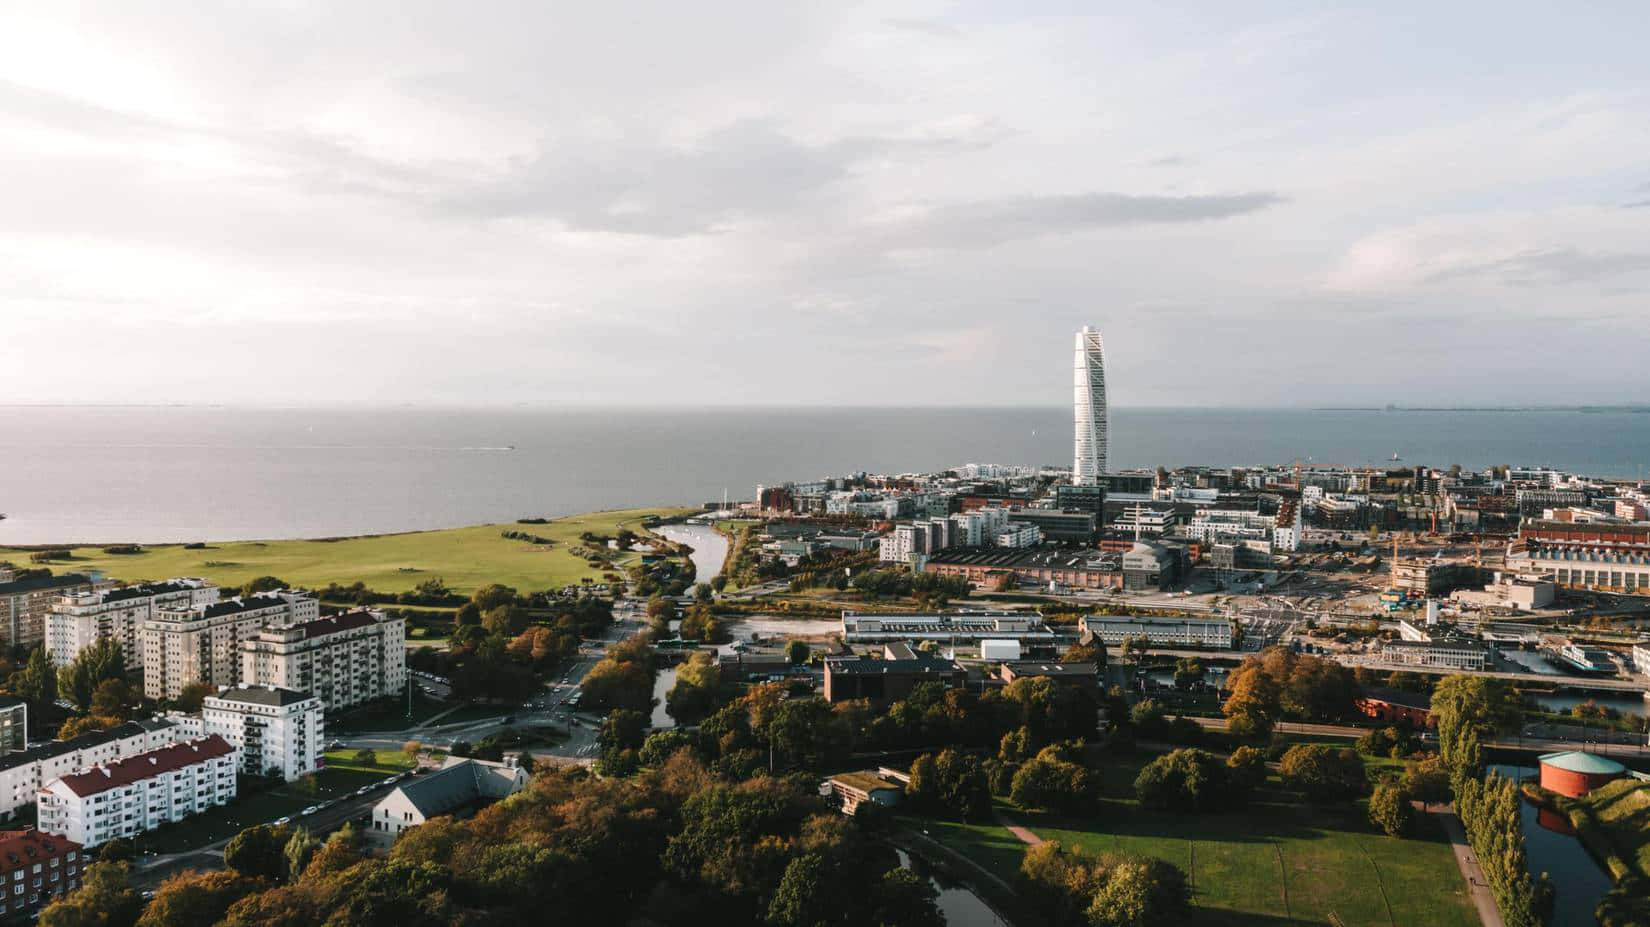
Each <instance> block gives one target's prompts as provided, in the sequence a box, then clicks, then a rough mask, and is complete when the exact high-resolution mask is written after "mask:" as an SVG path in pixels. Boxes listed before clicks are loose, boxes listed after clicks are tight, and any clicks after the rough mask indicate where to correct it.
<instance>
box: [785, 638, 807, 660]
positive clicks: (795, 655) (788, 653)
mask: <svg viewBox="0 0 1650 927" xmlns="http://www.w3.org/2000/svg"><path fill="white" fill-rule="evenodd" d="M810 652H811V651H810V650H809V648H808V642H807V641H799V640H792V641H787V642H786V643H785V659H787V660H789V661H791V665H792V666H801V665H802V664H804V663H806V662H808V655H809V653H810Z"/></svg>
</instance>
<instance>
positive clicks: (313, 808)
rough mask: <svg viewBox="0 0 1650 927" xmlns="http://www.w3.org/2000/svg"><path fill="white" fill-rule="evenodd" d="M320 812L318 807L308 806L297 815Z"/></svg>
mask: <svg viewBox="0 0 1650 927" xmlns="http://www.w3.org/2000/svg"><path fill="white" fill-rule="evenodd" d="M320 810H321V806H320V805H310V806H309V807H308V808H305V809H304V810H302V811H300V812H298V813H299V814H314V813H315V812H317V811H320Z"/></svg>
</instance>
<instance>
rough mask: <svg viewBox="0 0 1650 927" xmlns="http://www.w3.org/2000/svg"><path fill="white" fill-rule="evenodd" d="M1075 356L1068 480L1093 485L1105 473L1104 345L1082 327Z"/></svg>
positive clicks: (1078, 483) (1099, 339)
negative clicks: (1070, 455) (1070, 460)
mask: <svg viewBox="0 0 1650 927" xmlns="http://www.w3.org/2000/svg"><path fill="white" fill-rule="evenodd" d="M1074 353H1075V360H1074V361H1073V363H1072V413H1073V438H1072V463H1071V481H1072V482H1073V483H1076V484H1077V485H1079V486H1092V485H1094V484H1095V483H1097V482H1099V480H1100V476H1101V474H1103V473H1105V472H1106V343H1105V342H1104V341H1103V340H1101V338H1100V333H1099V332H1098V331H1095V330H1094V329H1092V328H1089V327H1088V326H1087V325H1085V326H1083V330H1082V331H1080V332H1078V333H1077V344H1076V351H1075V352H1074Z"/></svg>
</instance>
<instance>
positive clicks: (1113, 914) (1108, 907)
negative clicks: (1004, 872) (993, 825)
mask: <svg viewBox="0 0 1650 927" xmlns="http://www.w3.org/2000/svg"><path fill="white" fill-rule="evenodd" d="M1020 878H1021V881H1022V883H1023V884H1024V889H1025V891H1024V892H1023V896H1024V897H1025V898H1026V900H1027V901H1028V903H1030V904H1032V905H1033V906H1035V907H1037V908H1038V909H1040V911H1041V913H1042V914H1043V915H1044V917H1045V918H1046V923H1049V924H1053V925H1062V927H1065V925H1069V927H1153V925H1159V924H1176V923H1182V922H1183V921H1184V920H1185V918H1186V916H1187V915H1188V914H1189V913H1190V910H1191V900H1192V892H1191V888H1190V887H1189V886H1188V885H1187V883H1186V875H1185V873H1183V872H1181V871H1180V870H1179V869H1178V868H1177V867H1175V866H1173V865H1170V864H1169V863H1166V862H1164V861H1163V860H1160V859H1156V858H1154V857H1149V856H1133V855H1128V854H1121V853H1098V854H1096V853H1088V852H1085V851H1083V850H1082V848H1080V847H1074V848H1070V849H1068V848H1067V847H1065V846H1064V845H1063V844H1061V843H1060V842H1059V841H1058V840H1051V841H1048V842H1046V843H1043V844H1040V845H1038V846H1034V847H1028V848H1027V849H1026V851H1025V857H1024V858H1023V859H1022V860H1021V862H1020Z"/></svg>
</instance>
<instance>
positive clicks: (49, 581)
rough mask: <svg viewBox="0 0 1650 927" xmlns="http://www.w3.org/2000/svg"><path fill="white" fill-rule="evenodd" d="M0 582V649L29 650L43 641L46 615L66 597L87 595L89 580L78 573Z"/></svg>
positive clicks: (90, 582)
mask: <svg viewBox="0 0 1650 927" xmlns="http://www.w3.org/2000/svg"><path fill="white" fill-rule="evenodd" d="M5 575H6V576H7V577H8V578H6V579H4V581H0V647H4V648H5V649H7V650H12V649H17V648H21V649H23V650H32V649H34V648H35V647H38V646H40V645H41V644H42V643H43V642H44V641H45V640H46V615H47V614H48V613H50V612H51V610H52V606H53V605H55V604H56V603H57V600H58V599H59V598H60V597H62V596H66V595H75V594H77V593H81V592H91V591H92V588H93V586H94V583H93V580H92V577H90V576H86V575H84V574H81V573H65V574H64V575H62V576H30V577H27V578H25V579H14V578H9V577H10V573H9V572H7V573H6V574H5Z"/></svg>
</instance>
